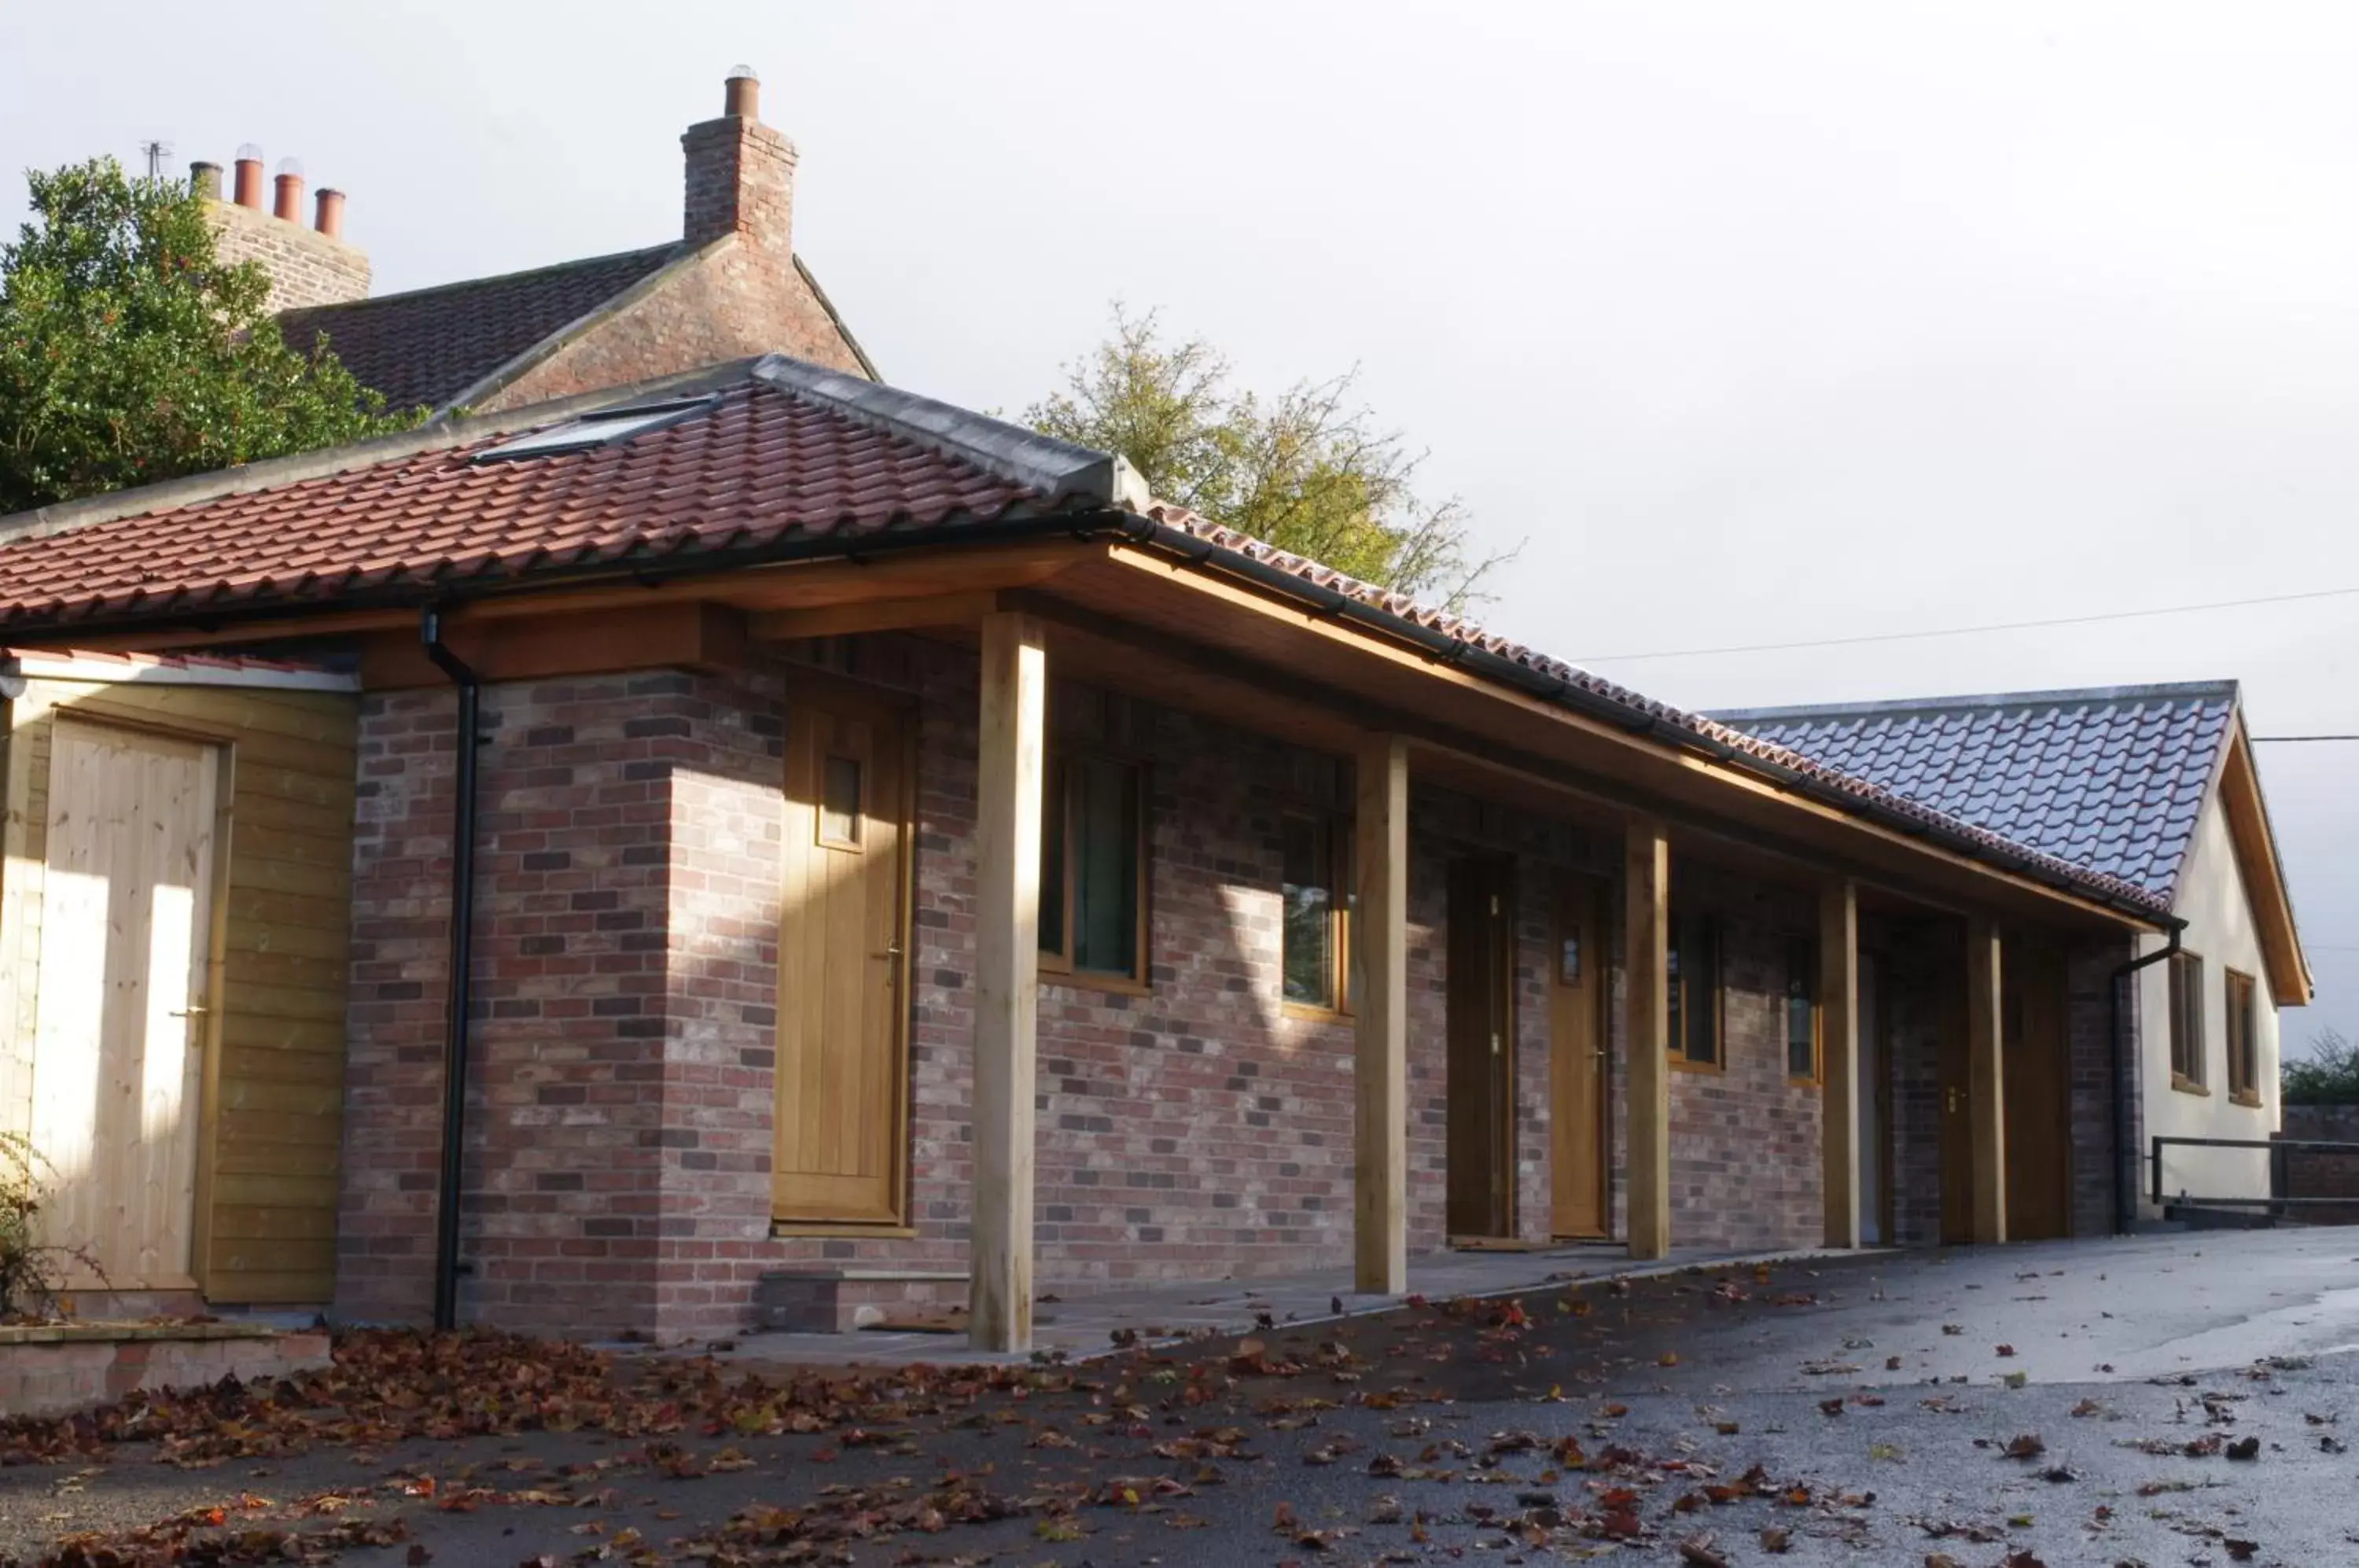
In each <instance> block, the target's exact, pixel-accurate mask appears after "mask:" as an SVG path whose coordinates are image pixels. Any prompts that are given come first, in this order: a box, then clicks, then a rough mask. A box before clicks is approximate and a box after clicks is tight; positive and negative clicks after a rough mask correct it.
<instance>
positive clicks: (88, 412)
mask: <svg viewBox="0 0 2359 1568" xmlns="http://www.w3.org/2000/svg"><path fill="white" fill-rule="evenodd" d="M26 180H27V184H28V185H29V186H30V187H31V192H32V205H33V210H34V214H35V215H34V218H33V220H32V221H31V222H29V223H26V224H25V225H24V226H23V228H22V229H21V230H20V231H19V233H18V235H17V239H16V244H14V245H7V246H5V247H0V513H7V512H14V511H20V510H23V509H25V508H27V507H30V506H45V505H47V504H49V502H52V501H61V500H71V499H72V498H74V497H76V496H80V495H95V494H97V493H99V492H101V491H105V490H114V489H119V488H121V487H123V486H125V485H145V484H148V483H150V482H152V481H155V480H158V479H169V478H172V477H174V476H176V475H179V474H201V473H207V472H210V471H212V470H213V469H218V468H225V467H228V466H230V465H231V464H233V463H252V462H255V461H256V460H258V459H261V458H266V457H280V456H284V455H286V454H287V453H289V452H308V451H310V450H312V449H314V448H318V447H323V446H333V445H336V444H338V443H339V442H342V441H355V440H358V439H360V438H362V437H364V436H371V435H376V434H380V433H383V432H385V431H388V430H399V429H402V428H404V427H406V426H408V425H410V424H413V423H415V422H417V419H418V418H419V414H417V413H412V414H388V413H387V412H386V408H385V399H384V398H383V397H379V396H377V395H376V394H375V393H374V392H370V391H368V390H366V389H365V388H364V387H362V386H361V385H360V384H359V383H358V382H357V381H355V380H353V376H352V374H351V372H349V371H347V370H346V369H345V368H344V367H343V366H342V365H340V364H338V363H337V362H336V360H335V359H334V358H333V357H332V355H331V354H328V353H327V351H326V345H325V344H324V343H322V344H321V348H320V350H319V352H317V353H315V354H311V355H310V356H308V357H307V356H306V355H304V354H298V353H296V352H295V351H294V350H293V349H290V348H288V346H287V343H286V342H285V340H284V339H283V338H281V337H280V335H279V332H278V326H277V322H276V321H274V320H273V319H272V318H271V317H270V316H269V315H268V314H266V311H265V310H264V300H265V299H266V296H267V294H268V291H269V283H268V279H267V278H266V276H265V275H264V273H263V270H262V268H261V267H257V266H255V264H253V263H251V262H246V263H241V264H239V265H236V266H228V265H225V264H223V262H222V261H221V259H220V258H219V256H218V255H217V254H216V251H215V247H214V238H213V229H212V222H211V220H209V219H208V218H207V217H206V215H205V212H204V209H203V203H202V201H201V200H200V199H199V198H198V197H196V196H195V195H194V194H192V193H191V192H190V191H188V190H187V189H186V188H185V187H183V186H181V185H179V184H178V183H176V182H172V181H168V180H129V179H126V178H125V175H124V172H123V170H122V169H121V167H120V166H118V165H117V164H116V163H115V161H114V159H113V158H94V159H92V161H90V162H88V163H84V164H78V165H74V166H72V167H70V168H66V169H59V170H57V171H55V172H54V173H49V174H42V173H38V172H31V173H27V176H26ZM422 412H423V410H420V411H419V413H422Z"/></svg>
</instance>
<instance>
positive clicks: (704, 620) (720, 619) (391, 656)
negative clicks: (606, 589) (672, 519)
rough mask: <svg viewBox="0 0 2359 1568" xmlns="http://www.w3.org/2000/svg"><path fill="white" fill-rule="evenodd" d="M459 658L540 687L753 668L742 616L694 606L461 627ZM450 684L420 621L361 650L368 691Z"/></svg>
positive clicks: (455, 645) (493, 677)
mask: <svg viewBox="0 0 2359 1568" xmlns="http://www.w3.org/2000/svg"><path fill="white" fill-rule="evenodd" d="M443 640H444V642H445V643H446V644H447V645H448V646H449V647H450V648H451V651H452V652H453V653H456V654H457V655H458V656H459V657H460V658H461V659H465V660H466V661H467V663H468V664H470V665H472V666H473V668H474V670H475V673H476V674H478V675H480V676H482V677H483V678H484V680H486V681H543V680H547V679H549V677H551V676H557V675H599V674H611V673H615V672H618V671H621V670H734V669H743V668H744V667H745V664H746V663H747V662H748V659H749V650H748V646H747V643H746V639H745V617H743V616H742V615H739V614H738V613H737V612H736V611H734V610H732V609H730V608H729V607H728V606H726V605H724V604H711V603H708V602H705V601H701V600H697V599H659V600H655V601H652V602H647V601H642V602H641V603H639V604H634V605H631V606H628V607H626V608H621V609H613V610H603V611H595V612H592V611H582V612H578V613H575V614H572V615H546V616H542V617H540V618H538V619H533V620H523V619H516V618H509V619H505V620H489V621H485V620H469V621H454V622H452V623H451V625H450V626H447V627H446V628H445V630H444V633H443ZM450 683H451V678H450V677H449V676H448V675H445V674H444V673H443V672H442V671H441V670H440V669H439V668H438V667H437V666H436V665H435V663H434V661H433V660H432V659H428V658H427V657H426V649H425V647H424V645H423V644H421V643H420V642H419V638H418V627H417V626H416V624H415V623H412V624H411V625H409V626H403V627H401V628H400V629H398V630H395V631H385V632H378V633H375V634H374V635H373V636H370V637H366V638H365V639H364V641H363V642H362V644H361V684H362V685H363V686H364V687H366V688H367V689H368V690H370V691H394V690H399V689H402V688H405V687H408V688H417V687H429V686H432V687H440V686H447V685H449V684H450Z"/></svg>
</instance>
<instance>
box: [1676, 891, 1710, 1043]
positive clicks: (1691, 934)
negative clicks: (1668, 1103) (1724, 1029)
mask: <svg viewBox="0 0 2359 1568" xmlns="http://www.w3.org/2000/svg"><path fill="white" fill-rule="evenodd" d="M1686 946H1687V951H1688V973H1687V976H1686V979H1687V993H1688V996H1687V1001H1688V1005H1687V1007H1686V1009H1685V1012H1686V1017H1685V1018H1683V1019H1682V1020H1681V1021H1682V1023H1683V1024H1684V1025H1685V1027H1686V1029H1687V1040H1688V1060H1689V1061H1690V1062H1708V1063H1716V1062H1719V1061H1720V932H1719V931H1718V930H1717V929H1716V928H1715V927H1714V926H1713V924H1712V921H1711V920H1708V919H1702V918H1698V919H1697V920H1694V921H1693V922H1692V923H1691V925H1690V929H1689V931H1687V933H1686Z"/></svg>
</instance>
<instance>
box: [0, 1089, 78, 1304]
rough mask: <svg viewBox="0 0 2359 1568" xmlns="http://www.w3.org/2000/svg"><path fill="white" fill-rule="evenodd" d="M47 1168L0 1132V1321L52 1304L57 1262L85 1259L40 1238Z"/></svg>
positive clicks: (30, 1149) (20, 1141) (15, 1139)
mask: <svg viewBox="0 0 2359 1568" xmlns="http://www.w3.org/2000/svg"><path fill="white" fill-rule="evenodd" d="M48 1172H49V1161H48V1160H44V1159H42V1158H41V1156H40V1155H39V1154H38V1152H36V1151H35V1149H34V1148H33V1146H32V1145H31V1144H30V1143H29V1142H27V1141H26V1139H25V1138H22V1137H21V1136H19V1135H18V1134H16V1133H13V1132H0V1323H5V1322H6V1321H7V1320H8V1319H10V1318H12V1317H20V1316H22V1317H31V1316H37V1315H39V1314H41V1313H44V1312H49V1310H50V1309H51V1308H53V1307H54V1306H55V1305H56V1304H57V1298H58V1291H57V1266H58V1264H59V1263H60V1260H63V1259H70V1258H81V1259H82V1260H83V1261H85V1262H88V1261H90V1259H89V1258H87V1256H86V1255H85V1254H84V1253H83V1252H82V1251H81V1250H79V1249H77V1248H73V1247H52V1246H49V1245H47V1244H45V1243H43V1242H42V1240H41V1239H40V1231H39V1226H38V1223H37V1221H38V1217H39V1214H40V1212H41V1200H42V1198H44V1197H45V1196H46V1195H47V1194H48V1191H49V1180H48Z"/></svg>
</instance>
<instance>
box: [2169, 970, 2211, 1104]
mask: <svg viewBox="0 0 2359 1568" xmlns="http://www.w3.org/2000/svg"><path fill="white" fill-rule="evenodd" d="M2170 1085H2171V1087H2172V1088H2174V1089H2188V1090H2192V1091H2194V1092H2195V1093H2197V1094H2201V1093H2202V1091H2203V960H2202V959H2201V958H2199V957H2198V956H2196V955H2195V954H2194V953H2172V954H2171V955H2170Z"/></svg>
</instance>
